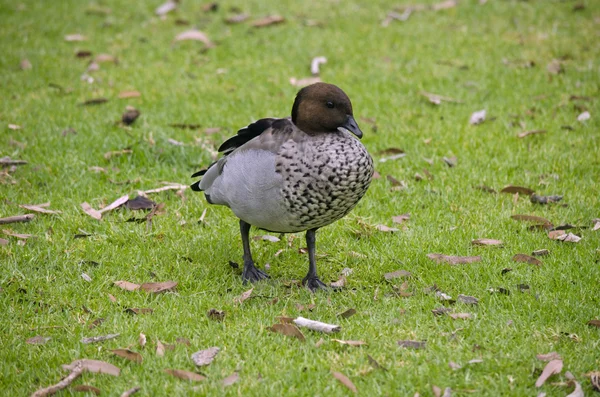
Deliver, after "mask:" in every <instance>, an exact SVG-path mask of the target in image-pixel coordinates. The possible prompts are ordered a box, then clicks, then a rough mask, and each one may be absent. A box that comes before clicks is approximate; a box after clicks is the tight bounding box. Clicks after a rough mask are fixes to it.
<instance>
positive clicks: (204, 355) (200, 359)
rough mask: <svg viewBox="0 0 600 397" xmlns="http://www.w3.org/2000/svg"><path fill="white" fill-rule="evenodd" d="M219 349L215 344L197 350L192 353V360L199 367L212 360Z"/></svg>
mask: <svg viewBox="0 0 600 397" xmlns="http://www.w3.org/2000/svg"><path fill="white" fill-rule="evenodd" d="M220 350H221V349H219V348H218V347H216V346H215V347H209V348H208V349H204V350H200V351H197V352H196V353H194V354H192V361H193V362H194V364H196V365H197V366H199V367H201V366H204V365H209V364H210V363H212V362H213V360H214V359H215V357H216V356H217V354H219V351H220Z"/></svg>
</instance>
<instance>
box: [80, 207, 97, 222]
mask: <svg viewBox="0 0 600 397" xmlns="http://www.w3.org/2000/svg"><path fill="white" fill-rule="evenodd" d="M81 209H83V211H84V212H85V213H86V214H88V215H89V216H91V217H92V218H94V219H97V220H100V219H102V214H101V213H100V212H98V211H96V210H95V209H93V208H92V206H91V205H89V204H88V203H81Z"/></svg>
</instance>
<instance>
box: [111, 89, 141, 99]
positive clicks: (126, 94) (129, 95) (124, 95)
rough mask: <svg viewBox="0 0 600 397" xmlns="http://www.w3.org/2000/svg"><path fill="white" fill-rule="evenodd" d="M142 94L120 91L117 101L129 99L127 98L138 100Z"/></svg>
mask: <svg viewBox="0 0 600 397" xmlns="http://www.w3.org/2000/svg"><path fill="white" fill-rule="evenodd" d="M141 96H142V94H141V93H140V92H139V91H121V92H119V95H117V98H119V99H129V98H139V97H141Z"/></svg>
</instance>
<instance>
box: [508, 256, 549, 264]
mask: <svg viewBox="0 0 600 397" xmlns="http://www.w3.org/2000/svg"><path fill="white" fill-rule="evenodd" d="M512 260H513V261H514V262H523V263H529V264H530V265H535V266H542V261H540V260H539V259H537V258H534V257H533V256H529V255H526V254H516V255H514V256H513V257H512Z"/></svg>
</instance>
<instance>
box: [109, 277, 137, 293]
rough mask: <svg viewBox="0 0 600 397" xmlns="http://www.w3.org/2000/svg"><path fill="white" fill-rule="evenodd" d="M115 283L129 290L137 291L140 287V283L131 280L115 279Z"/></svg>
mask: <svg viewBox="0 0 600 397" xmlns="http://www.w3.org/2000/svg"><path fill="white" fill-rule="evenodd" d="M113 284H114V285H116V286H117V287H119V288H122V289H124V290H127V291H135V290H136V289H138V288H140V286H139V285H138V284H134V283H130V282H129V281H122V280H121V281H115V282H113Z"/></svg>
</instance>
